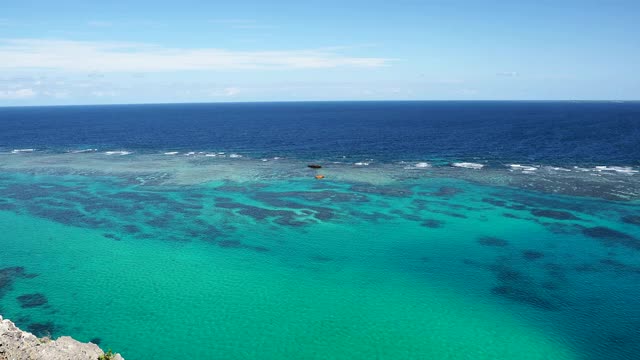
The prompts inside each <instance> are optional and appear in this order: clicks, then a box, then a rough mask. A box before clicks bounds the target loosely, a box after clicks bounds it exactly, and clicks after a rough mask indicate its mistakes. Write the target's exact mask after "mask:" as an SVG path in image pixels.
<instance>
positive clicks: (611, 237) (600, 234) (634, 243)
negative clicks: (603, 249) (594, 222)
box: [582, 226, 640, 250]
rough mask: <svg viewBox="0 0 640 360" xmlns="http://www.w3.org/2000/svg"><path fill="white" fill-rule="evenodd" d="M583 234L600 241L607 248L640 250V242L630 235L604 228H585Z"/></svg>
mask: <svg viewBox="0 0 640 360" xmlns="http://www.w3.org/2000/svg"><path fill="white" fill-rule="evenodd" d="M582 232H583V233H584V234H585V235H587V236H590V237H592V238H595V239H598V240H599V241H600V242H602V243H603V244H604V245H605V246H614V245H621V246H625V247H628V248H631V249H635V250H640V240H637V239H635V238H633V237H632V236H631V235H629V234H625V233H623V232H620V231H617V230H613V229H609V228H608V227H604V226H596V227H590V228H585V229H583V230H582Z"/></svg>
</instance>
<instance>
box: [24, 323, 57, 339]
mask: <svg viewBox="0 0 640 360" xmlns="http://www.w3.org/2000/svg"><path fill="white" fill-rule="evenodd" d="M55 329H56V325H55V324H54V323H52V322H51V321H47V322H44V323H32V324H29V325H28V326H27V331H29V332H30V333H32V334H33V335H35V336H37V337H42V336H51V335H52V334H53V333H54V331H55Z"/></svg>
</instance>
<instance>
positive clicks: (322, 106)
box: [0, 102, 640, 165]
mask: <svg viewBox="0 0 640 360" xmlns="http://www.w3.org/2000/svg"><path fill="white" fill-rule="evenodd" d="M87 147H88V148H99V149H100V150H109V149H126V150H133V151H137V152H156V151H161V150H177V151H229V152H231V151H233V152H239V153H242V154H244V155H248V156H290V157H297V158H301V159H340V158H342V156H347V157H349V158H372V159H375V160H377V161H395V160H433V159H445V160H484V161H487V162H489V163H491V162H492V161H494V162H501V161H537V162H543V163H548V164H559V165H560V164H585V163H589V164H601V165H603V164H606V165H637V164H640V102H625V103H612V102H318V103H242V104H170V105H113V106H65V107H28V108H27V107H25V108H0V150H5V151H10V150H12V149H19V148H35V149H37V150H44V151H66V150H69V149H81V148H87Z"/></svg>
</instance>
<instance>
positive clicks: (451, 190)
mask: <svg viewBox="0 0 640 360" xmlns="http://www.w3.org/2000/svg"><path fill="white" fill-rule="evenodd" d="M461 192H464V190H462V189H458V188H455V187H451V186H442V187H441V188H440V189H438V191H435V192H433V193H431V195H433V196H439V197H451V196H455V195H457V194H459V193H461Z"/></svg>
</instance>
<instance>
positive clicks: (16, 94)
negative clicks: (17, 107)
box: [0, 88, 37, 100]
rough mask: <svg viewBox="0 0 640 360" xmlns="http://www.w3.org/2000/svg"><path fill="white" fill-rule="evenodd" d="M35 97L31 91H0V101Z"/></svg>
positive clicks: (35, 93)
mask: <svg viewBox="0 0 640 360" xmlns="http://www.w3.org/2000/svg"><path fill="white" fill-rule="evenodd" d="M36 95H37V92H35V91H34V90H33V89H27V88H25V89H17V90H0V100H20V99H29V98H32V97H34V96H36Z"/></svg>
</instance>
